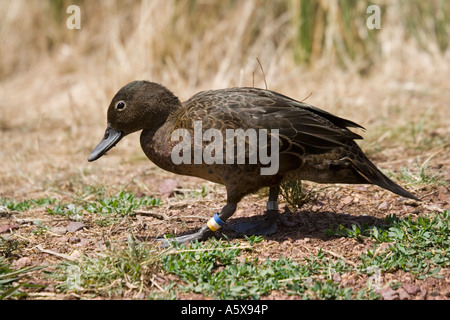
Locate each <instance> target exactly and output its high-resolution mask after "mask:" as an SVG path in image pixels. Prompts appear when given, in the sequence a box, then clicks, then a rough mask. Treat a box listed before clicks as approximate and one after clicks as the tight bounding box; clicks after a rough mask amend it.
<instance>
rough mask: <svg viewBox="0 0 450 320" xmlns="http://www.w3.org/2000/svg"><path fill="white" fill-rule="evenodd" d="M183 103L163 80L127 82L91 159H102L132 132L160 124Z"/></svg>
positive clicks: (156, 126) (109, 108)
mask: <svg viewBox="0 0 450 320" xmlns="http://www.w3.org/2000/svg"><path fill="white" fill-rule="evenodd" d="M179 106H181V103H180V100H179V99H178V98H177V97H176V96H175V95H174V94H173V93H172V92H170V91H169V90H168V89H166V88H165V87H164V86H162V85H160V84H157V83H154V82H149V81H133V82H131V83H129V84H127V85H126V86H124V87H123V88H122V89H120V90H119V92H117V93H116V95H115V96H114V98H113V99H112V101H111V103H110V105H109V107H108V113H107V117H108V123H107V126H106V131H105V135H104V137H103V139H102V140H101V141H100V143H99V144H98V145H97V146H96V147H95V149H94V150H93V151H92V152H91V154H90V155H89V157H88V161H89V162H91V161H95V160H97V159H99V158H100V157H101V156H103V155H104V154H106V152H108V151H109V150H110V149H111V148H113V147H114V146H115V145H116V144H117V143H118V142H119V141H120V140H121V139H122V138H123V137H125V136H126V135H128V134H130V133H133V132H136V131H140V130H143V129H157V128H159V127H160V126H162V125H163V124H164V123H165V121H166V120H167V117H168V116H169V115H170V114H171V113H172V112H173V111H174V110H176V109H177V108H178V107H179Z"/></svg>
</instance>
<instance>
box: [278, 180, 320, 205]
mask: <svg viewBox="0 0 450 320" xmlns="http://www.w3.org/2000/svg"><path fill="white" fill-rule="evenodd" d="M321 190H323V189H320V190H319V191H321ZM316 193H317V191H315V190H312V189H310V190H308V191H306V192H305V191H304V188H303V183H302V181H300V180H298V181H285V182H283V183H282V184H281V189H280V194H281V196H282V197H283V198H284V199H285V200H286V201H287V202H288V203H289V204H290V205H291V206H292V208H294V209H295V208H300V207H301V206H303V205H304V204H305V203H308V202H310V201H311V199H312V198H313V197H314V195H315V194H316Z"/></svg>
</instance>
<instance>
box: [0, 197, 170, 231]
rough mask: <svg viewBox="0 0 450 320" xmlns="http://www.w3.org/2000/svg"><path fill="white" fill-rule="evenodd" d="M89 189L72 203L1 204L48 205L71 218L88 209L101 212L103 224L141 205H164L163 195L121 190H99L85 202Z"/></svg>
mask: <svg viewBox="0 0 450 320" xmlns="http://www.w3.org/2000/svg"><path fill="white" fill-rule="evenodd" d="M88 191H89V190H87V191H86V192H85V193H84V194H83V196H82V197H78V196H77V197H75V198H74V201H72V202H68V203H67V202H64V201H61V200H57V199H53V198H41V199H37V200H34V199H27V200H24V201H19V202H16V201H14V200H11V199H6V198H1V199H0V206H3V207H6V208H7V209H8V210H10V211H17V212H22V211H27V210H31V209H33V208H38V207H45V208H46V210H47V212H48V214H50V215H60V216H66V217H68V218H69V219H71V220H80V219H81V218H82V216H83V214H84V213H85V212H88V213H92V214H95V215H98V216H99V218H98V219H97V220H96V221H97V223H99V224H100V225H102V226H106V225H110V224H114V223H116V222H118V221H120V220H121V219H122V218H123V217H125V216H133V215H134V210H136V209H139V208H142V207H155V206H160V205H161V204H162V202H161V199H160V198H154V197H151V196H143V197H140V198H138V197H136V195H135V194H133V193H129V192H125V191H121V192H119V193H118V194H116V195H114V196H104V192H103V190H100V191H96V192H95V195H97V196H98V198H97V199H96V200H94V201H86V200H84V198H86V197H87V196H89V195H91V194H89V193H88Z"/></svg>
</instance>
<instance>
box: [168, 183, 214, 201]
mask: <svg viewBox="0 0 450 320" xmlns="http://www.w3.org/2000/svg"><path fill="white" fill-rule="evenodd" d="M209 192H210V190H208V188H207V187H206V186H202V188H201V189H200V190H195V189H194V190H186V189H181V190H176V192H175V197H177V198H178V199H180V200H183V199H186V198H199V197H202V198H206V196H207V195H208V194H209Z"/></svg>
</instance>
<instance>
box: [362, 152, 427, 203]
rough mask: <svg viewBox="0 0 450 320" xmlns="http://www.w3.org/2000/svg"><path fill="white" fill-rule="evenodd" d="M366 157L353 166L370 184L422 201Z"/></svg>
mask: <svg viewBox="0 0 450 320" xmlns="http://www.w3.org/2000/svg"><path fill="white" fill-rule="evenodd" d="M364 158H365V159H364V160H365V161H363V162H359V161H357V162H356V165H354V166H353V168H354V169H355V170H356V171H357V172H358V173H359V175H361V177H362V178H364V179H365V180H366V181H368V182H369V183H370V184H375V185H377V186H379V187H381V188H384V189H386V190H389V191H391V192H393V193H395V194H398V195H400V196H402V197H405V198H409V199H414V200H416V201H421V200H420V199H419V198H417V197H416V196H414V195H413V194H412V193H410V192H409V191H406V190H405V189H404V188H402V187H400V186H399V185H398V184H396V183H395V182H394V181H392V180H391V179H389V178H388V177H386V175H384V174H383V173H382V172H381V171H380V170H379V169H378V168H377V167H376V166H375V165H374V164H373V163H372V162H371V161H370V160H369V159H367V158H366V157H364ZM354 164H355V163H354Z"/></svg>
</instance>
